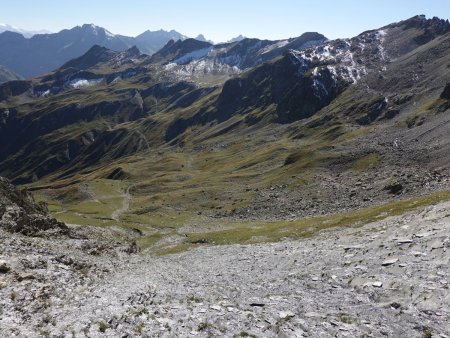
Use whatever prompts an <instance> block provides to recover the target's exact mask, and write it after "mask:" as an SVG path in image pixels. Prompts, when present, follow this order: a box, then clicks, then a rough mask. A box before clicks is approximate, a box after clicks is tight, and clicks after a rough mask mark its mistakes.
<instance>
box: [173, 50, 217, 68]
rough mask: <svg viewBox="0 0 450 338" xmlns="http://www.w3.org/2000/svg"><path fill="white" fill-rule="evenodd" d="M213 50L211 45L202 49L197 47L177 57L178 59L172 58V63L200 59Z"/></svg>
mask: <svg viewBox="0 0 450 338" xmlns="http://www.w3.org/2000/svg"><path fill="white" fill-rule="evenodd" d="M212 50H213V47H212V46H211V47H206V48H203V49H198V50H195V51H193V52H190V53H187V54H185V55H183V56H182V57H179V58H178V59H176V60H174V61H173V63H175V64H177V65H180V64H185V63H188V62H191V61H192V60H198V59H201V58H202V57H204V56H206V55H208V53H209V52H211V51H212Z"/></svg>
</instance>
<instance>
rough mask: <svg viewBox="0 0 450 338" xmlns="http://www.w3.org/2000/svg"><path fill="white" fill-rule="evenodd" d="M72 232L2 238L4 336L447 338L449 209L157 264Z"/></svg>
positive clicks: (0, 322) (87, 231)
mask: <svg viewBox="0 0 450 338" xmlns="http://www.w3.org/2000/svg"><path fill="white" fill-rule="evenodd" d="M70 229H71V231H74V232H77V233H78V234H80V233H83V234H84V236H78V237H77V236H72V237H73V238H69V237H61V238H59V239H57V240H55V239H51V240H50V239H45V238H37V237H30V236H24V235H22V234H19V233H14V234H11V233H8V232H6V231H5V230H4V229H0V238H1V240H0V252H1V254H0V260H2V262H1V264H0V268H1V269H0V270H1V273H0V331H1V333H2V334H1V335H2V336H5V337H6V336H7V337H15V336H16V337H42V336H44V337H70V336H74V337H139V336H143V337H158V336H160V337H174V336H180V337H188V336H198V337H208V336H223V337H235V336H252V335H254V336H257V337H381V336H386V337H449V336H450V325H449V323H450V291H449V282H450V265H449V263H450V262H449V261H450V240H449V233H450V202H442V203H440V204H437V205H434V206H429V207H426V208H422V209H418V210H415V211H413V212H411V213H408V214H405V215H403V216H397V217H391V218H388V219H385V220H382V221H378V222H375V223H372V224H367V225H365V226H361V227H352V228H347V229H331V230H326V231H322V232H320V233H319V234H318V235H316V236H314V237H313V238H307V239H304V240H299V241H291V240H285V241H282V242H279V243H267V244H258V245H228V246H204V247H200V248H197V249H195V250H192V251H188V252H184V253H179V254H174V255H167V256H159V257H158V256H154V255H152V254H150V253H148V252H145V251H144V252H141V253H134V254H130V252H131V253H133V252H134V250H132V249H133V246H131V247H130V246H129V245H126V244H125V243H129V242H127V241H126V239H127V240H130V238H131V237H132V235H131V234H127V233H125V232H124V231H121V232H120V231H119V230H117V229H116V230H114V229H111V230H108V231H103V230H102V232H100V230H96V229H95V228H90V227H83V228H82V229H80V228H79V227H76V226H70ZM100 234H101V237H100ZM74 237H77V238H74ZM99 238H102V239H99ZM118 238H121V239H122V240H121V241H119V240H117V239H118ZM130 248H131V250H130Z"/></svg>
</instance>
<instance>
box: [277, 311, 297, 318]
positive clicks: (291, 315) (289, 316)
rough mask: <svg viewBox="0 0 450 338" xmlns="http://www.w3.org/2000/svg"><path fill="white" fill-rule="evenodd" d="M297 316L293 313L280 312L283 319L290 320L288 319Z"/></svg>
mask: <svg viewBox="0 0 450 338" xmlns="http://www.w3.org/2000/svg"><path fill="white" fill-rule="evenodd" d="M294 316H295V313H293V312H292V311H280V313H279V317H280V318H281V319H288V318H292V317H294Z"/></svg>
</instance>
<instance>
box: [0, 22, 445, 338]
mask: <svg viewBox="0 0 450 338" xmlns="http://www.w3.org/2000/svg"><path fill="white" fill-rule="evenodd" d="M83 27H84V26H83ZM88 28H89V27H84V29H88ZM91 28H92V29H93V28H94V27H91ZM172 33H174V32H172ZM175 33H176V32H175ZM102 34H103V33H102ZM104 34H106V33H104ZM111 39H113V37H112V36H111ZM122 40H123V38H122ZM122 40H120V41H122ZM114 41H115V40H114ZM0 42H1V41H0ZM122 42H123V41H122ZM110 47H111V46H110ZM121 47H123V48H119V49H120V50H115V49H114V48H107V47H105V46H100V45H93V46H92V47H91V48H90V49H89V50H88V51H87V52H86V53H84V54H82V55H80V56H78V57H76V58H74V59H72V60H70V61H67V62H65V63H62V62H61V63H62V64H61V65H59V66H58V67H59V68H56V69H55V70H54V71H51V72H48V73H45V74H41V75H38V76H35V77H33V78H31V79H27V80H23V79H19V78H17V79H14V80H12V81H8V82H5V83H3V84H0V144H1V147H0V176H2V177H6V178H7V179H8V180H9V181H10V182H12V184H14V185H15V186H17V187H18V188H19V189H26V190H27V191H28V192H29V193H31V194H32V196H34V199H35V200H36V202H35V201H34V200H32V197H30V196H31V195H27V193H24V192H21V191H22V190H18V191H20V192H17V193H12V191H13V187H12V186H9V183H5V182H9V181H6V180H5V181H3V179H2V181H1V182H4V183H2V184H4V187H5V188H2V189H3V190H4V191H2V190H0V197H2V196H3V195H4V196H3V197H2V198H3V199H1V198H0V211H1V217H0V237H1V238H2V242H1V244H0V246H1V252H2V253H1V255H0V260H6V261H7V262H5V264H6V265H7V266H8V267H9V269H8V271H5V273H4V274H2V275H0V278H1V279H0V292H1V293H2V294H3V295H4V296H5V297H3V300H2V302H1V303H0V305H1V306H2V307H1V308H0V315H1V316H2V317H0V326H1V328H2V329H3V328H5V330H6V331H5V332H7V333H8V334H9V335H11V336H47V337H57V336H60V335H62V336H64V334H66V333H68V332H71V334H72V335H73V336H83V335H84V336H87V337H97V336H111V337H114V336H130V337H132V336H141V335H142V336H167V337H170V336H188V335H193V336H196V335H199V336H202V337H203V336H205V337H206V336H225V337H237V336H242V337H245V336H258V337H260V336H261V337H264V336H270V337H272V336H273V337H275V336H278V337H292V336H296V337H322V336H323V337H329V336H334V337H356V336H358V337H359V336H361V337H380V336H388V337H402V336H405V337H406V336H408V337H410V336H411V337H416V336H417V337H434V336H436V337H442V338H445V337H447V336H448V335H449V332H450V327H449V326H448V322H449V321H448V319H449V318H450V317H449V316H450V310H449V304H450V303H449V299H450V298H449V297H450V296H449V295H450V294H449V291H448V283H449V282H450V281H449V278H450V270H449V259H450V257H449V256H448V249H449V243H450V242H449V236H448V230H449V229H448V228H449V225H450V221H449V201H450V138H449V137H448V135H449V131H450V115H449V109H450V76H449V74H450V73H449V72H450V53H449V50H450V23H449V22H448V20H443V19H439V18H436V17H435V18H432V19H426V18H425V17H424V16H415V17H412V18H410V19H407V20H404V21H400V22H397V23H392V24H389V25H386V26H384V27H380V28H377V29H374V30H370V31H366V32H363V33H361V34H359V35H357V36H355V37H352V38H343V39H335V40H328V39H327V38H326V37H325V36H324V35H322V34H320V33H315V32H307V33H304V34H302V35H300V36H299V37H296V38H290V39H285V40H276V41H275V40H274V41H271V40H260V39H249V38H243V39H236V40H235V41H231V42H228V43H223V44H216V45H214V44H212V43H210V42H208V41H200V40H196V39H190V38H186V37H184V36H183V37H182V39H181V38H180V39H178V40H169V41H168V42H167V43H166V44H165V45H164V46H162V48H160V49H159V50H157V51H156V50H155V51H154V53H152V55H147V54H145V53H143V52H142V48H140V47H139V46H130V45H129V44H124V45H123V46H122V45H121ZM116 49H117V48H116ZM2 194H3V195H2ZM11 194H13V195H14V196H16V197H14V198H13V199H12V198H9V197H8V196H9V195H11ZM22 199H25V202H23V201H22ZM44 206H46V207H44ZM46 208H48V212H47V210H46ZM29 213H31V214H32V215H35V216H36V217H37V218H36V219H38V220H39V221H35V220H34V218H31V220H29V219H28V218H27V217H25V220H22V218H23V217H24V215H27V214H29ZM33 217H34V216H33ZM53 217H54V218H53ZM42 219H44V221H42ZM47 223H48V224H49V225H48V226H47V225H46V224H47ZM24 224H25V225H24ZM29 224H31V225H29ZM42 224H44V226H43V225H42ZM28 227H31V230H30V229H28ZM42 262H45V264H44V263H42ZM6 265H5V266H6ZM0 268H1V264H0ZM5 270H6V268H5ZM24 275H25V276H28V277H29V278H23V276H24ZM30 276H32V277H30ZM24 281H25V282H24ZM50 281H57V282H58V283H63V284H65V285H68V290H65V289H62V288H55V287H54V285H53V286H50V287H49V284H51V282H50ZM52 293H53V294H52ZM13 294H15V296H12V295H13ZM51 294H52V295H51ZM7 295H9V297H7ZM13 298H14V299H13ZM16 298H17V300H18V301H17V302H16V301H15V300H16ZM80 309H81V310H80ZM80 312H81V315H80ZM43 314H45V316H44V315H43ZM231 328H232V329H231Z"/></svg>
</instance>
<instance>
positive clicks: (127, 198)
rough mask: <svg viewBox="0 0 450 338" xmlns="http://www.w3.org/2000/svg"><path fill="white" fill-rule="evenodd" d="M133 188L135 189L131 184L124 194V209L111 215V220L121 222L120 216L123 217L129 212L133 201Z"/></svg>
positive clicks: (117, 210)
mask: <svg viewBox="0 0 450 338" xmlns="http://www.w3.org/2000/svg"><path fill="white" fill-rule="evenodd" d="M132 187H134V184H130V185H129V186H128V187H127V189H126V190H125V192H124V193H123V202H122V207H121V208H119V209H116V210H114V211H113V213H112V214H111V218H112V219H113V220H115V221H117V222H118V221H119V220H120V216H122V214H123V213H124V212H126V211H128V209H129V208H130V201H131V194H130V189H131V188H132Z"/></svg>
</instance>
